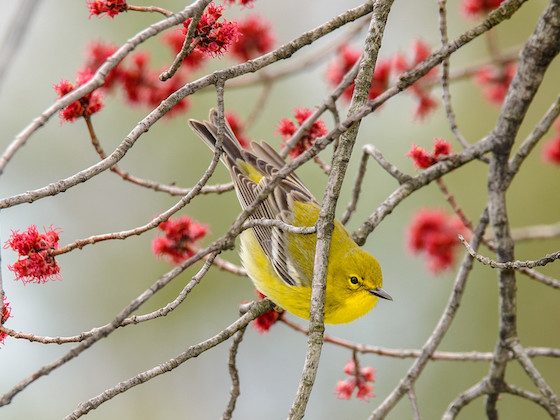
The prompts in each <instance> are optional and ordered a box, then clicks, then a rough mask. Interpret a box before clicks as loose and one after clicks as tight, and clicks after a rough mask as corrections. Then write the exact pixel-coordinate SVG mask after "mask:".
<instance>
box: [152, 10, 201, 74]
mask: <svg viewBox="0 0 560 420" xmlns="http://www.w3.org/2000/svg"><path fill="white" fill-rule="evenodd" d="M211 1H212V0H203V1H202V2H201V3H199V4H198V5H197V7H196V9H194V11H193V14H192V18H191V22H190V24H189V28H188V30H187V35H186V36H185V40H184V41H183V46H182V47H181V51H179V53H178V54H177V55H176V56H175V59H174V60H173V63H171V66H170V67H169V69H168V70H166V71H164V72H163V73H161V74H160V75H159V80H161V81H162V82H165V81H166V80H168V79H170V78H172V77H173V75H174V74H175V73H176V72H177V70H179V67H181V64H183V60H184V59H185V58H186V57H187V56H188V55H189V54H190V53H191V52H193V50H194V49H195V48H196V41H195V42H193V37H194V33H195V32H196V28H197V26H198V22H200V18H201V17H202V14H203V13H204V9H206V6H208V4H209V3H210V2H211Z"/></svg>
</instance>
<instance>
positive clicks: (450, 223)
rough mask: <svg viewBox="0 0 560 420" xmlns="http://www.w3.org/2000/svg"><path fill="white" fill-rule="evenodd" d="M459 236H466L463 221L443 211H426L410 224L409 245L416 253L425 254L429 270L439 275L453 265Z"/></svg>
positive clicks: (419, 213)
mask: <svg viewBox="0 0 560 420" xmlns="http://www.w3.org/2000/svg"><path fill="white" fill-rule="evenodd" d="M459 234H461V235H463V236H465V235H466V229H465V227H464V225H463V223H462V222H461V219H459V218H458V217H456V216H448V215H447V214H446V213H445V212H443V211H441V210H429V209H424V210H421V211H419V212H418V213H417V214H416V215H415V216H414V218H413V219H412V222H411V223H410V226H409V228H408V244H409V247H410V249H411V250H412V251H413V252H414V253H420V252H425V253H426V257H427V258H428V261H427V264H428V268H429V269H430V270H431V271H432V272H433V273H439V272H441V271H442V270H445V269H446V268H449V267H451V266H452V265H453V263H454V257H455V254H454V253H455V249H456V248H457V246H458V245H459V244H460V242H459V239H458V237H457V236H458V235H459Z"/></svg>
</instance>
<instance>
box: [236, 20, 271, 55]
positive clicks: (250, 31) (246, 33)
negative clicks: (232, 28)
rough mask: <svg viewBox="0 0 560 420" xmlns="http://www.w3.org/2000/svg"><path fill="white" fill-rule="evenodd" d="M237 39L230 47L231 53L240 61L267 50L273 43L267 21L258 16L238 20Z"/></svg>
mask: <svg viewBox="0 0 560 420" xmlns="http://www.w3.org/2000/svg"><path fill="white" fill-rule="evenodd" d="M238 25H239V26H238V29H239V34H240V36H239V39H238V40H237V41H236V42H235V43H234V44H233V46H232V47H231V54H232V55H233V56H234V57H236V58H238V59H239V60H240V61H242V62H243V61H248V60H250V59H252V58H255V57H257V56H259V55H262V54H264V53H267V52H269V51H270V50H271V49H272V46H273V45H274V37H273V36H272V32H271V30H270V28H271V25H270V23H269V22H267V21H265V20H264V19H262V18H260V17H259V16H248V17H247V18H246V19H245V20H243V21H241V22H239V24H238Z"/></svg>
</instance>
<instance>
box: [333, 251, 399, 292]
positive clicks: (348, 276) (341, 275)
mask: <svg viewBox="0 0 560 420" xmlns="http://www.w3.org/2000/svg"><path fill="white" fill-rule="evenodd" d="M332 274H333V276H334V278H335V279H336V287H337V288H338V289H339V290H340V291H341V292H342V293H343V294H345V295H347V296H348V295H354V296H356V295H361V296H362V297H363V298H364V299H368V296H369V297H370V298H371V297H377V298H381V299H387V300H393V298H392V297H391V296H390V295H389V294H388V293H387V292H386V291H385V290H383V289H382V288H381V286H382V285H383V274H382V273H381V266H380V265H379V262H378V261H377V260H376V259H375V257H374V256H373V255H371V254H369V253H368V252H366V251H364V250H363V249H361V248H356V249H353V250H352V251H350V252H348V253H347V254H346V255H345V256H344V257H343V258H341V259H340V260H339V261H336V263H335V265H334V267H333V271H332ZM368 300H369V299H368Z"/></svg>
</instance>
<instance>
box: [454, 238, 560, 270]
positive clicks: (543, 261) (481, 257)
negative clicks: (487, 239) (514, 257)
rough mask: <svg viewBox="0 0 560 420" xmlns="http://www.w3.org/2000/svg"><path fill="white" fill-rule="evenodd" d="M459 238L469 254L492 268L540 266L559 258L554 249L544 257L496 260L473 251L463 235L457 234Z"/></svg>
mask: <svg viewBox="0 0 560 420" xmlns="http://www.w3.org/2000/svg"><path fill="white" fill-rule="evenodd" d="M459 240H460V241H461V243H462V244H463V245H464V246H465V248H466V249H467V251H468V252H469V254H471V255H472V256H473V257H474V258H476V260H477V261H479V262H481V263H482V264H484V265H489V266H490V267H492V268H499V269H501V270H511V269H519V268H533V267H542V266H545V265H547V264H549V263H551V262H554V261H556V260H557V259H559V258H560V251H556V252H554V253H552V254H546V255H545V256H544V257H542V258H540V259H538V260H527V261H506V262H498V261H496V260H493V259H491V258H488V257H485V256H484V255H480V254H479V253H478V252H475V251H474V250H473V249H472V248H471V246H470V245H469V243H468V242H467V241H466V240H465V238H464V237H463V235H459Z"/></svg>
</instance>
